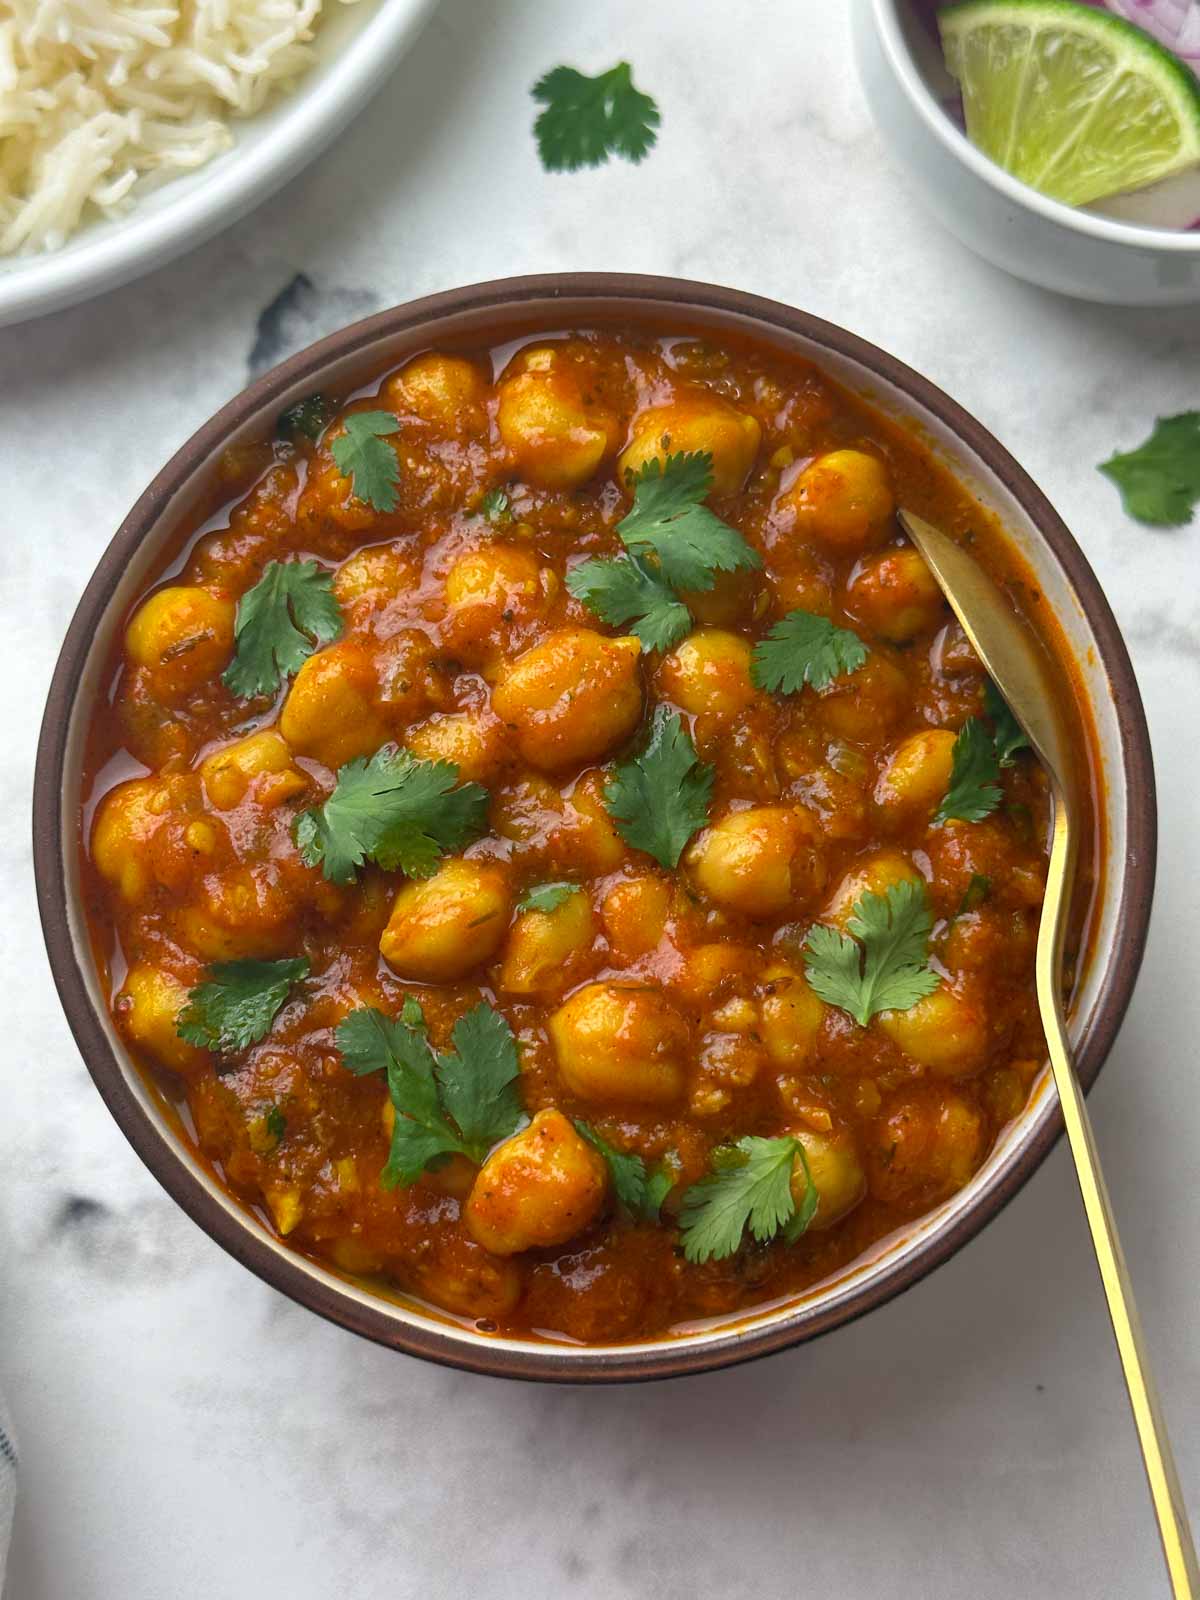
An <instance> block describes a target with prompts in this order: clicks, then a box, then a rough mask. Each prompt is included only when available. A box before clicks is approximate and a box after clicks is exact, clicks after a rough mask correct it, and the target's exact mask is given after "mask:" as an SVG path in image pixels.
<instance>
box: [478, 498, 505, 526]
mask: <svg viewBox="0 0 1200 1600" xmlns="http://www.w3.org/2000/svg"><path fill="white" fill-rule="evenodd" d="M477 510H478V512H479V515H480V516H481V517H485V518H486V519H487V520H488V522H490V523H491V524H492V526H493V527H494V528H499V527H502V526H503V525H504V524H505V523H506V522H511V521H512V512H511V511H510V510H509V503H508V495H507V494H506V493H505V491H504V490H503V489H489V490H488V492H487V493H486V494H485V495H484V497H483V499H482V500H481V501H480V502H479V505H478V507H477Z"/></svg>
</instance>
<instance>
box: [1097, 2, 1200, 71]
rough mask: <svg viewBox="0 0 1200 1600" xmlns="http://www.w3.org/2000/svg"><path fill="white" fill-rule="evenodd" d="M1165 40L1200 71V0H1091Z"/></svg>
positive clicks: (1180, 57) (1177, 53) (1192, 67)
mask: <svg viewBox="0 0 1200 1600" xmlns="http://www.w3.org/2000/svg"><path fill="white" fill-rule="evenodd" d="M1090 3H1091V4H1093V5H1097V4H1099V5H1102V6H1103V8H1104V10H1106V11H1111V12H1112V13H1113V15H1114V16H1118V17H1124V18H1125V20H1126V22H1132V23H1134V24H1136V26H1137V27H1139V28H1141V29H1142V30H1143V32H1145V33H1148V34H1149V35H1150V37H1151V38H1152V39H1157V40H1158V42H1159V44H1165V45H1166V47H1167V49H1168V50H1172V51H1174V53H1175V54H1176V55H1177V56H1178V57H1179V59H1180V60H1181V61H1186V62H1187V64H1188V66H1189V67H1191V69H1192V71H1193V72H1196V73H1200V0H1090Z"/></svg>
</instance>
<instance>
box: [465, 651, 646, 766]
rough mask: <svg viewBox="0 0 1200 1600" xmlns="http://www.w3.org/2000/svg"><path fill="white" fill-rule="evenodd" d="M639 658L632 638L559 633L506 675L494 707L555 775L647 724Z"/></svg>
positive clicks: (533, 760)
mask: <svg viewBox="0 0 1200 1600" xmlns="http://www.w3.org/2000/svg"><path fill="white" fill-rule="evenodd" d="M640 653H641V645H640V644H639V643H638V641H637V640H636V639H635V638H632V637H630V638H621V639H609V638H606V637H605V636H604V635H603V634H600V633H594V632H592V630H591V629H590V628H562V629H559V630H558V631H557V632H555V633H551V634H549V635H548V636H547V637H546V638H545V639H543V640H542V642H541V643H540V644H536V645H534V647H533V648H532V650H526V651H525V653H524V654H523V655H520V656H518V657H517V659H516V660H515V661H514V662H512V663H511V664H510V665H509V666H508V667H506V668H505V670H504V672H503V674H502V676H501V678H500V681H499V682H498V683H497V684H496V687H495V688H494V689H493V690H492V707H493V709H494V711H495V712H496V715H497V716H498V717H500V718H501V720H502V721H503V722H505V723H506V724H507V725H508V727H509V728H510V729H511V731H512V733H513V735H514V738H515V742H516V745H517V748H518V750H519V751H520V753H521V755H522V756H524V758H525V760H526V761H528V762H529V763H530V765H531V766H534V767H540V768H542V769H543V770H545V771H553V770H554V769H555V768H557V767H567V766H573V765H575V764H576V763H578V762H584V761H592V760H595V759H596V758H597V757H599V756H602V755H604V754H605V753H606V752H607V751H608V750H610V749H611V748H612V747H613V745H615V744H619V743H620V742H621V740H622V739H624V738H626V737H628V735H629V734H631V733H632V732H633V730H634V728H635V727H636V726H637V723H638V719H639V718H640V717H641V714H642V686H641V681H640V679H639V677H638V657H639V655H640Z"/></svg>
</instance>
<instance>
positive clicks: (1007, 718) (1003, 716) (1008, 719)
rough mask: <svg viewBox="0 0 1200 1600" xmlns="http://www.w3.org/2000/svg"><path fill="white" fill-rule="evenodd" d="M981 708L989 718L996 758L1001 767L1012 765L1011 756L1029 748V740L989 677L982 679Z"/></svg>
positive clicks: (1013, 763) (1013, 762)
mask: <svg viewBox="0 0 1200 1600" xmlns="http://www.w3.org/2000/svg"><path fill="white" fill-rule="evenodd" d="M983 709H984V711H985V713H986V715H987V716H988V717H989V719H990V720H991V724H992V742H993V744H994V745H995V747H996V760H997V761H998V762H999V763H1000V765H1001V766H1002V767H1011V766H1014V765H1015V764H1016V763H1015V761H1014V759H1013V758H1014V757H1015V756H1016V754H1017V752H1018V751H1019V750H1028V749H1029V740H1028V739H1027V738H1026V737H1025V730H1024V729H1023V728H1022V726H1021V724H1020V723H1019V722H1018V721H1017V719H1016V717H1014V716H1013V714H1012V712H1011V711H1010V710H1009V708H1008V701H1007V700H1006V699H1005V698H1004V696H1003V695H1002V694H1001V693H1000V691H999V689H997V687H996V685H995V684H994V683H993V682H992V680H991V679H990V678H986V679H985V680H984V685H983Z"/></svg>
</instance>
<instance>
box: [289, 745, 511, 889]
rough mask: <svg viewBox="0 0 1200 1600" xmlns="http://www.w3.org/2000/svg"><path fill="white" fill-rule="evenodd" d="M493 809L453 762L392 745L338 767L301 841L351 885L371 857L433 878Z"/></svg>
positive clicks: (304, 819)
mask: <svg viewBox="0 0 1200 1600" xmlns="http://www.w3.org/2000/svg"><path fill="white" fill-rule="evenodd" d="M456 785H457V787H456ZM487 807H488V792H487V790H486V789H485V788H483V787H482V785H481V784H478V783H464V784H459V783H458V768H457V767H456V766H455V765H454V764H453V763H452V762H450V761H421V760H419V759H418V758H417V757H416V756H413V755H410V754H409V752H408V751H407V750H398V749H397V748H396V746H395V745H390V744H385V745H384V746H383V748H382V749H381V750H377V751H376V752H375V754H374V755H373V756H372V757H371V758H370V760H367V758H366V757H364V756H360V757H359V758H358V760H357V761H349V762H347V763H346V765H345V766H344V767H341V768H340V769H339V771H338V775H337V784H336V786H335V788H334V791H333V793H332V794H331V795H330V796H329V798H328V799H327V800H326V801H325V802H324V804H322V805H320V806H317V807H315V808H314V809H313V810H310V811H302V812H301V813H300V815H299V816H298V817H297V818H296V828H295V837H296V843H297V845H298V846H299V848H300V854H301V855H302V856H303V857H304V860H305V861H306V862H307V863H308V865H309V866H310V867H315V866H320V868H321V870H322V871H323V872H324V874H325V876H326V877H327V878H328V879H329V880H330V881H331V882H332V883H350V882H351V881H352V880H353V877H354V873H355V870H356V869H357V868H358V867H361V866H362V864H363V862H364V861H374V862H376V863H377V865H379V866H381V867H382V868H383V869H384V871H385V872H393V871H395V870H396V868H399V869H400V870H401V871H402V872H404V873H406V874H407V876H408V877H410V878H428V877H431V876H432V874H433V873H434V871H435V870H436V869H437V864H438V860H439V858H440V857H441V856H442V854H443V853H444V852H445V851H447V850H457V849H459V848H460V847H461V846H462V845H464V844H466V843H467V842H468V841H469V840H470V839H473V838H474V837H476V836H477V835H478V834H479V833H481V832H482V831H483V828H484V825H485V823H486V818H487Z"/></svg>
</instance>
